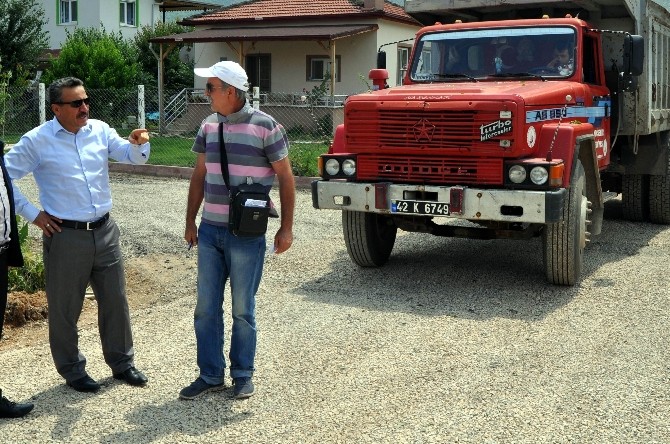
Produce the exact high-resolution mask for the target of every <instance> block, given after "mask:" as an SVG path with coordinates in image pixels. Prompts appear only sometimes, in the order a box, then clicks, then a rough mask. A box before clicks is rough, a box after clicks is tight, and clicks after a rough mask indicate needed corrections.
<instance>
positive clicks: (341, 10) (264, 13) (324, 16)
mask: <svg viewBox="0 0 670 444" xmlns="http://www.w3.org/2000/svg"><path fill="white" fill-rule="evenodd" d="M336 18H337V19H343V18H363V19H364V18H386V19H389V20H394V21H400V22H406V23H410V24H413V25H419V22H417V21H416V20H414V19H413V18H412V17H411V16H409V15H408V14H407V13H406V12H405V10H404V9H403V8H402V7H400V6H398V5H395V4H393V3H389V2H384V11H383V12H382V11H375V10H372V9H365V8H364V7H363V0H249V1H247V2H245V3H239V4H236V5H232V6H228V7H223V8H221V9H217V10H215V11H210V12H206V13H203V14H199V15H196V16H193V17H188V18H186V19H184V20H182V21H181V22H180V23H181V24H183V25H187V26H197V25H213V24H232V23H236V24H239V23H241V22H249V21H251V22H255V23H258V21H259V20H272V21H275V20H294V21H295V20H297V19H298V20H304V19H311V20H324V21H326V20H333V19H336Z"/></svg>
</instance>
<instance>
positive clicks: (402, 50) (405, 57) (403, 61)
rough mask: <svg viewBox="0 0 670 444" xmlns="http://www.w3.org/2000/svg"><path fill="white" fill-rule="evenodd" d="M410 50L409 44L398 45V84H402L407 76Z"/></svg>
mask: <svg viewBox="0 0 670 444" xmlns="http://www.w3.org/2000/svg"><path fill="white" fill-rule="evenodd" d="M409 51H410V48H409V47H407V46H398V78H397V79H396V85H402V79H404V78H405V74H406V73H407V64H408V63H409Z"/></svg>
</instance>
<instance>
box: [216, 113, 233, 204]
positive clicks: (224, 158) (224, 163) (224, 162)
mask: <svg viewBox="0 0 670 444" xmlns="http://www.w3.org/2000/svg"><path fill="white" fill-rule="evenodd" d="M219 149H220V150H221V174H223V181H224V182H225V183H226V188H228V193H230V192H231V191H230V173H229V172H228V154H227V153H226V142H225V141H224V140H223V122H220V123H219Z"/></svg>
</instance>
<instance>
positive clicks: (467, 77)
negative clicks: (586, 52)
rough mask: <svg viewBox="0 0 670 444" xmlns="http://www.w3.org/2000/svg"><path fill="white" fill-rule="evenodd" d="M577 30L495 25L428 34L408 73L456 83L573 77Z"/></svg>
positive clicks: (419, 78) (418, 78)
mask: <svg viewBox="0 0 670 444" xmlns="http://www.w3.org/2000/svg"><path fill="white" fill-rule="evenodd" d="M575 35H576V33H575V29H574V28H571V27H567V26H560V27H559V26H553V27H549V26H547V27H537V26H536V27H532V28H528V27H527V28H492V29H478V30H466V31H444V32H433V33H429V34H424V35H423V36H421V38H420V40H418V41H417V43H416V46H415V50H414V59H413V61H412V66H411V70H410V78H411V79H412V80H413V81H415V82H429V83H432V82H445V81H449V82H453V81H454V80H463V81H472V80H473V79H483V78H488V77H491V78H496V77H507V78H509V77H516V76H518V77H526V76H529V77H533V76H541V77H543V78H545V77H552V78H554V77H559V78H560V77H569V76H571V75H572V74H573V73H574V70H575Z"/></svg>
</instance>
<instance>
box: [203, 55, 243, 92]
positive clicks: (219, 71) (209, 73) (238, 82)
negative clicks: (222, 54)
mask: <svg viewBox="0 0 670 444" xmlns="http://www.w3.org/2000/svg"><path fill="white" fill-rule="evenodd" d="M193 72H194V73H195V75H196V76H198V77H218V78H219V79H221V81H222V82H225V83H227V84H228V85H230V86H234V87H235V88H237V89H239V90H242V91H248V90H249V79H248V78H247V73H246V71H245V70H244V68H242V67H241V66H240V64H239V63H237V62H231V61H230V60H225V61H223V62H219V63H215V64H214V65H212V66H210V67H209V68H195V69H193Z"/></svg>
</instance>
